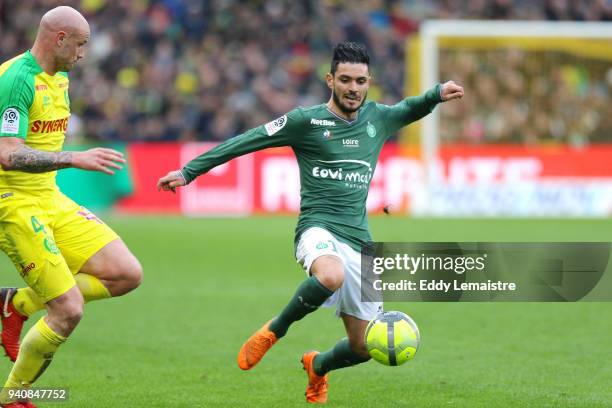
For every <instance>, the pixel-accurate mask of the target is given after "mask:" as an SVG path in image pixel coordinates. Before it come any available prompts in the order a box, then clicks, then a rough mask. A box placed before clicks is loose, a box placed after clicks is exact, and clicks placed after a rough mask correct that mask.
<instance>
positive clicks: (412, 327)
mask: <svg viewBox="0 0 612 408" xmlns="http://www.w3.org/2000/svg"><path fill="white" fill-rule="evenodd" d="M365 341H366V346H367V348H368V352H369V353H370V356H372V358H373V359H374V360H376V361H378V362H379V363H381V364H384V365H390V366H399V365H402V364H404V363H405V362H407V361H409V360H412V358H413V357H414V355H415V354H416V351H417V349H418V348H419V343H420V342H421V335H420V334H419V328H418V327H417V325H416V323H415V322H414V321H413V320H412V319H411V318H410V317H409V316H408V315H407V314H405V313H402V312H384V313H381V314H379V315H378V316H376V318H375V319H374V320H372V321H370V323H368V326H367V328H366V332H365Z"/></svg>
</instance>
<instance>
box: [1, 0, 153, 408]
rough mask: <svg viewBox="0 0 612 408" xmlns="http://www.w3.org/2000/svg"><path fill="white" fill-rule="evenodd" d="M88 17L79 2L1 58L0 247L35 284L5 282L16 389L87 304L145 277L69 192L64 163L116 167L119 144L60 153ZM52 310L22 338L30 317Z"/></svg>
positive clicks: (41, 366) (32, 376) (5, 340)
mask: <svg viewBox="0 0 612 408" xmlns="http://www.w3.org/2000/svg"><path fill="white" fill-rule="evenodd" d="M89 35H90V31H89V24H88V23H87V21H86V20H85V18H84V17H83V16H82V15H81V14H80V13H79V12H78V11H76V10H75V9H73V8H71V7H66V6H62V7H57V8H54V9H52V10H50V11H49V12H47V13H46V14H45V15H44V16H43V18H42V19H41V22H40V26H39V29H38V33H37V36H36V40H35V42H34V45H33V46H32V49H31V50H29V51H26V52H25V53H23V54H21V55H18V56H16V57H15V58H13V59H11V60H9V61H6V62H4V63H3V64H2V65H0V115H1V116H0V165H1V167H2V169H1V170H0V227H1V229H0V249H2V251H4V252H5V253H6V254H7V255H8V256H9V258H10V259H11V261H12V262H13V263H14V264H15V267H16V268H17V270H18V271H19V273H20V274H21V276H22V278H23V279H24V281H25V282H26V284H27V285H28V286H27V287H25V288H21V289H15V288H2V289H1V290H0V307H1V308H2V309H1V311H0V312H1V321H2V336H1V339H2V346H3V348H4V349H5V351H6V353H7V355H8V356H9V358H10V359H11V360H12V361H15V364H14V365H13V368H12V370H11V372H10V374H9V377H8V380H7V381H6V383H5V384H4V388H3V389H2V391H1V392H0V405H2V406H3V407H11V408H19V407H33V406H34V405H32V403H31V402H29V401H21V402H20V401H15V400H14V398H10V397H9V393H8V389H13V388H27V387H29V386H30V385H31V384H32V383H33V382H34V381H35V380H36V379H37V378H38V377H39V376H40V375H41V374H42V372H43V371H44V370H45V369H46V367H47V366H48V365H49V363H50V362H51V359H52V358H53V355H54V353H55V351H56V350H57V348H58V347H59V346H60V345H61V344H62V343H64V342H65V341H66V338H67V337H68V336H69V335H70V333H71V332H72V331H73V330H74V328H75V327H76V326H77V324H78V323H79V320H80V319H81V316H82V314H83V304H84V302H87V301H91V300H96V299H104V298H108V297H112V296H120V295H123V294H125V293H127V292H129V291H131V290H133V289H135V288H136V287H137V286H138V285H139V284H140V282H141V279H142V268H141V266H140V263H139V262H138V260H137V259H136V257H134V255H133V254H132V253H131V252H130V251H129V249H128V248H127V246H126V245H125V244H124V243H123V241H122V240H121V239H120V238H119V237H118V235H117V234H116V233H115V232H114V231H113V230H112V229H111V228H110V227H108V226H107V225H106V224H104V223H103V222H102V221H101V220H100V219H98V218H97V217H96V216H95V215H94V214H92V213H91V212H89V211H88V210H87V209H85V208H83V207H81V206H79V205H78V204H76V203H75V202H73V201H72V200H71V199H69V198H68V197H66V196H65V195H63V194H62V193H61V192H60V191H59V189H58V187H57V185H56V183H55V174H56V170H59V169H63V168H68V167H74V168H79V169H83V170H93V171H100V172H103V173H107V174H113V169H120V168H121V165H120V164H121V163H124V162H125V160H124V158H123V155H122V154H121V153H120V152H118V151H115V150H112V149H106V148H94V149H90V150H87V151H84V152H69V151H62V145H63V142H64V137H65V131H66V128H67V125H68V120H69V117H70V99H69V97H68V87H69V81H68V75H67V72H68V71H70V70H71V69H72V68H73V66H74V65H75V63H76V62H77V61H78V60H79V59H81V58H83V56H84V53H85V46H86V44H87V42H88V40H89ZM45 308H46V309H47V315H46V316H44V317H43V318H41V319H40V320H39V321H38V322H37V323H36V324H35V325H34V326H33V327H32V328H31V329H30V330H29V331H28V332H27V334H26V335H25V336H24V338H23V341H22V343H21V345H19V339H20V334H21V329H22V326H23V322H24V321H25V320H26V319H27V318H28V316H30V315H31V314H33V313H34V312H36V311H38V310H42V309H45Z"/></svg>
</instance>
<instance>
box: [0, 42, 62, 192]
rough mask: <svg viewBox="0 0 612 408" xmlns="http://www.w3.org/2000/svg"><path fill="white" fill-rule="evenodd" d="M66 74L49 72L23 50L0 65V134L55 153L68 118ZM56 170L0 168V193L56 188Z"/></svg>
mask: <svg viewBox="0 0 612 408" xmlns="http://www.w3.org/2000/svg"><path fill="white" fill-rule="evenodd" d="M68 85H69V81H68V74H67V73H65V72H58V73H56V74H55V75H49V74H47V73H45V72H44V71H43V69H42V68H41V67H40V65H38V63H37V62H36V60H35V59H34V56H33V55H32V54H31V53H30V51H27V52H25V53H23V54H21V55H18V56H17V57H15V58H12V59H10V60H8V61H6V62H4V63H3V64H2V65H0V114H1V115H2V116H0V137H19V138H22V139H24V140H25V144H26V145H27V146H29V147H31V148H33V149H37V150H43V151H48V152H59V151H61V150H62V146H63V144H64V139H65V132H66V128H67V127H68V119H69V118H70V99H69V97H68ZM55 175H56V172H55V171H52V172H46V173H26V172H22V171H15V170H11V171H4V170H2V169H1V168H0V194H4V193H7V192H12V191H13V190H18V191H21V192H29V193H34V194H39V193H45V192H51V191H55V190H57V184H56V183H55Z"/></svg>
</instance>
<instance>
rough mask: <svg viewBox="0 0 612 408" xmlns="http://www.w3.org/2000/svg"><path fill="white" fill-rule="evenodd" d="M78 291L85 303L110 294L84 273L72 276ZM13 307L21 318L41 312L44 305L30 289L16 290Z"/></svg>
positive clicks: (96, 279)
mask: <svg viewBox="0 0 612 408" xmlns="http://www.w3.org/2000/svg"><path fill="white" fill-rule="evenodd" d="M74 280H75V281H76V284H77V286H78V287H79V290H80V291H81V293H82V294H83V298H84V299H85V303H87V302H90V301H92V300H98V299H106V298H109V297H111V294H110V292H109V291H108V289H106V286H104V285H103V284H102V282H100V280H99V279H98V278H96V277H95V276H93V275H88V274H86V273H77V274H76V275H74ZM13 306H15V309H17V311H18V312H19V313H21V314H22V315H23V316H30V315H32V314H33V313H36V312H38V311H39V310H43V309H44V308H45V304H44V303H43V302H42V300H41V299H40V297H39V296H38V295H37V294H36V292H34V291H33V290H32V288H21V289H19V290H17V293H15V296H13Z"/></svg>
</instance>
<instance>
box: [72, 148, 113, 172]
mask: <svg viewBox="0 0 612 408" xmlns="http://www.w3.org/2000/svg"><path fill="white" fill-rule="evenodd" d="M119 163H121V164H123V163H125V159H124V158H123V153H121V152H119V151H117V150H114V149H108V148H106V147H95V148H93V149H89V150H86V151H84V152H72V167H75V168H77V169H83V170H93V171H100V172H102V173H106V174H115V172H114V171H113V169H116V170H121V169H122V167H121V166H120V164H119Z"/></svg>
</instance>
